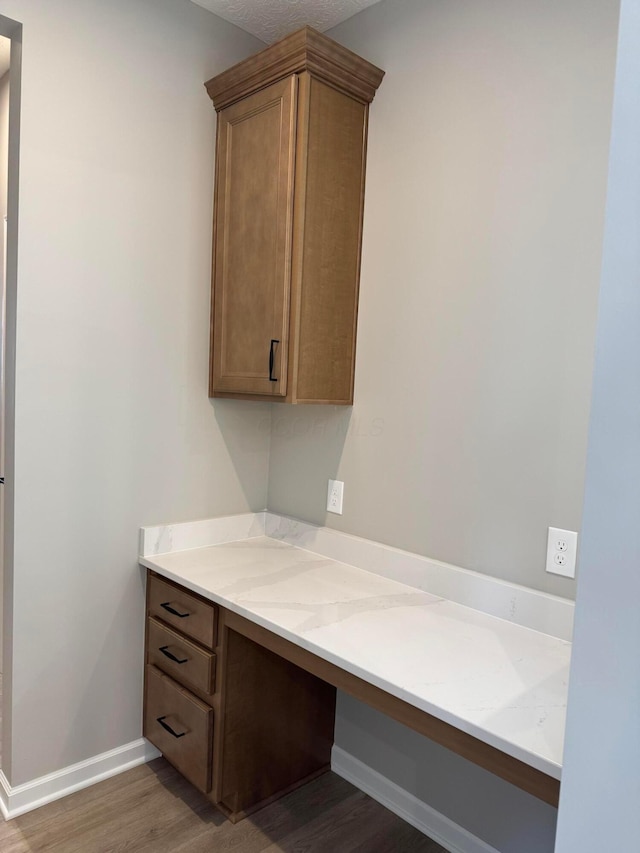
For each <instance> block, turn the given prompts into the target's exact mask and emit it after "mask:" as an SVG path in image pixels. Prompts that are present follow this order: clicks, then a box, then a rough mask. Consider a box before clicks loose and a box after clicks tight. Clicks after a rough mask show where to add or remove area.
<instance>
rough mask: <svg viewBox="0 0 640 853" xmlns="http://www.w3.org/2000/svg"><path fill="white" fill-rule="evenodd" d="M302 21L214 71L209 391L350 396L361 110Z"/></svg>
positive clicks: (365, 101) (327, 48) (366, 92)
mask: <svg viewBox="0 0 640 853" xmlns="http://www.w3.org/2000/svg"><path fill="white" fill-rule="evenodd" d="M382 77H383V72H382V71H380V69H378V68H376V67H375V66H373V65H371V64H370V63H369V62H366V61H365V60H363V59H361V58H360V57H358V56H356V55H355V54H353V53H351V52H350V51H348V50H346V49H345V48H343V47H341V46H340V45H338V44H336V43H335V42H333V41H332V40H331V39H329V38H327V37H326V36H323V35H321V34H320V33H318V32H316V31H315V30H313V29H311V28H310V27H305V28H304V29H302V30H299V31H298V32H295V33H293V34H292V35H290V36H288V37H287V38H285V39H283V40H282V41H280V42H278V43H277V44H275V45H273V46H271V47H269V48H267V49H266V50H264V51H262V52H261V53H259V54H257V55H255V56H252V57H250V58H249V59H247V60H245V61H244V62H241V63H240V64H239V65H236V66H234V67H233V68H231V69H229V70H228V71H226V72H224V73H223V74H220V75H219V76H217V77H214V78H213V79H212V80H210V81H209V82H208V83H207V84H206V87H207V91H208V92H209V95H210V96H211V99H212V100H213V103H214V105H215V107H216V110H217V111H218V139H217V152H216V183H215V212H214V232H213V255H214V257H213V283H212V291H213V292H212V318H211V370H210V388H209V392H210V395H211V396H212V397H235V398H239V399H249V400H273V401H276V400H279V401H282V402H289V403H332V404H350V403H352V402H353V377H354V368H355V341H356V320H357V311H358V288H359V277H360V251H361V238H362V210H363V199H364V175H365V156H366V142H367V122H368V105H369V103H370V102H371V100H372V99H373V96H374V94H375V91H376V89H377V87H378V85H379V84H380V81H381V80H382Z"/></svg>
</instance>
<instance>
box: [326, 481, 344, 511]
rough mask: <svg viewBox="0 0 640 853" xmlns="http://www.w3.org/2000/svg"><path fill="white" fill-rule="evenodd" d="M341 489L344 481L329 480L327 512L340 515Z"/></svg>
mask: <svg viewBox="0 0 640 853" xmlns="http://www.w3.org/2000/svg"><path fill="white" fill-rule="evenodd" d="M343 491H344V483H343V482H342V481H341V480H329V489H328V491H327V512H335V514H336V515H342V494H343Z"/></svg>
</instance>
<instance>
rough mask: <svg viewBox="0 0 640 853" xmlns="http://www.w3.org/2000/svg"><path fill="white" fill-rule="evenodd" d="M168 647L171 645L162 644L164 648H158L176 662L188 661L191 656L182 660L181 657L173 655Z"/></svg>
mask: <svg viewBox="0 0 640 853" xmlns="http://www.w3.org/2000/svg"><path fill="white" fill-rule="evenodd" d="M168 649H169V646H162V648H160V649H158V651H159V652H162V654H163V655H164V656H165V657H166V658H169V660H172V661H173V662H174V663H187V662H188V660H189V658H185V659H184V660H180V658H177V657H176V656H175V655H172V654H171V652H170V651H168Z"/></svg>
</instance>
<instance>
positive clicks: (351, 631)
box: [140, 536, 571, 779]
mask: <svg viewBox="0 0 640 853" xmlns="http://www.w3.org/2000/svg"><path fill="white" fill-rule="evenodd" d="M140 562H141V564H142V565H144V566H147V567H148V568H151V569H153V570H155V571H157V572H158V573H160V574H161V575H163V576H165V577H167V578H170V579H173V580H175V581H177V582H178V583H181V584H183V585H184V586H186V587H188V588H189V589H191V590H193V591H194V592H198V593H200V594H201V595H204V596H206V597H207V598H209V599H210V600H212V601H214V602H217V603H218V604H220V605H222V606H224V607H227V608H228V609H229V610H232V611H234V612H236V613H238V614H240V615H241V616H245V617H246V618H248V619H250V620H252V621H253V622H256V623H257V624H259V625H262V626H263V627H265V628H267V629H269V630H271V631H273V632H274V633H276V634H278V635H280V636H281V637H284V638H285V639H287V640H290V641H292V642H294V643H296V644H297V645H299V646H301V647H303V648H305V649H307V650H309V651H311V652H313V653H314V654H316V655H318V656H319V657H321V658H323V659H325V660H328V661H330V662H331V663H334V664H336V665H338V666H340V667H342V668H343V669H345V670H347V671H349V672H351V673H352V674H354V675H356V676H359V677H360V678H363V679H365V680H367V681H369V682H371V683H372V684H374V685H376V686H377V687H380V688H382V689H383V690H386V691H387V692H389V693H391V694H393V695H394V696H397V697H398V698H400V699H403V700H405V701H406V702H409V703H410V704H412V705H415V706H416V707H418V708H421V709H422V710H424V711H426V712H428V713H430V714H433V715H434V716H436V717H438V718H439V719H442V720H444V721H445V722H447V723H450V724H452V725H454V726H456V727H457V728H459V729H461V730H463V731H465V732H467V733H469V734H471V735H473V736H475V737H477V738H479V739H480V740H482V741H484V742H486V743H488V744H490V745H492V746H495V747H496V748H498V749H500V750H502V751H503V752H505V753H507V754H509V755H511V756H513V757H514V758H518V759H520V760H521V761H524V762H526V763H527V764H529V765H531V766H533V767H535V768H537V769H538V770H541V771H543V772H545V773H547V774H548V775H550V776H553V777H555V778H558V779H559V778H560V774H561V765H562V747H563V735H564V723H565V712H566V697H567V682H568V673H569V662H570V651H571V646H570V643H568V642H567V641H566V640H562V639H558V638H556V637H552V636H549V635H547V634H542V633H539V632H538V631H534V630H532V629H530V628H526V627H523V626H521V625H517V624H514V623H511V622H508V621H506V620H504V619H499V618H497V617H495V616H490V615H488V614H486V613H483V612H480V611H477V610H473V609H472V608H469V607H466V606H464V605H461V604H457V603H455V602H452V601H448V600H446V599H444V598H441V597H438V596H435V595H432V594H430V593H428V592H423V591H421V590H418V589H416V588H414V587H410V586H406V585H404V584H402V583H398V582H397V581H394V580H391V579H389V578H387V577H383V576H381V575H378V574H374V573H372V572H368V571H365V570H364V569H360V568H355V567H354V566H350V565H347V564H346V563H341V562H338V561H336V560H332V559H329V558H327V557H323V556H320V555H318V554H315V553H313V552H311V551H306V550H304V549H302V548H299V547H296V546H293V545H290V544H287V543H284V542H280V541H277V540H274V539H272V538H269V537H264V536H259V537H254V538H249V539H244V540H241V541H236V542H229V543H224V544H218V545H214V546H210V547H201V548H193V549H191V550H186V551H174V552H172V553H166V554H152V555H147V556H143V557H140Z"/></svg>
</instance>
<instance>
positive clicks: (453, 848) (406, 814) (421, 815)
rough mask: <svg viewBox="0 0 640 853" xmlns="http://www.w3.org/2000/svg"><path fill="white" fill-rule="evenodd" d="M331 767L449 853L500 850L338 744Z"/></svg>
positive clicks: (332, 754)
mask: <svg viewBox="0 0 640 853" xmlns="http://www.w3.org/2000/svg"><path fill="white" fill-rule="evenodd" d="M331 769H332V770H333V772H334V773H336V774H337V775H338V776H341V777H342V778H343V779H346V780H347V782H351V784H352V785H355V786H356V788H359V789H360V790H361V791H364V793H365V794H368V795H369V796H370V797H372V798H373V799H374V800H377V802H379V803H380V804H381V805H383V806H385V807H386V808H388V809H389V811H392V812H393V813H394V814H397V815H398V817H401V818H402V819H403V820H405V821H406V822H407V823H410V824H411V826H414V827H415V828H416V829H418V830H420V832H423V833H424V834H425V835H428V836H429V838H432V839H433V840H434V841H436V842H437V843H438V844H440V845H441V846H442V847H444V848H445V849H446V850H449V851H450V853H500V851H498V850H496V848H495V847H492V846H491V845H490V844H487V843H486V842H485V841H482V840H481V839H480V838H478V837H477V836H475V835H472V834H471V833H470V832H468V831H467V830H466V829H464V828H463V827H461V826H459V825H458V824H457V823H454V822H453V821H452V820H449V818H448V817H445V816H444V815H443V814H440V812H437V811H436V810H435V809H432V808H431V806H428V805H427V804H426V803H423V802H422V801H421V800H419V799H418V798H417V797H415V796H414V795H413V794H410V793H409V792H408V791H405V789H404V788H400V786H399V785H396V784H395V783H394V782H391V781H390V780H389V779H387V778H386V776H383V775H382V774H381V773H378V771H377V770H373V769H372V768H371V767H369V766H368V765H367V764H363V762H362V761H360V760H359V759H357V758H354V757H353V756H352V755H351V754H350V753H348V752H345V751H344V750H343V749H341V748H340V747H339V746H334V747H333V750H332V752H331Z"/></svg>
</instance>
